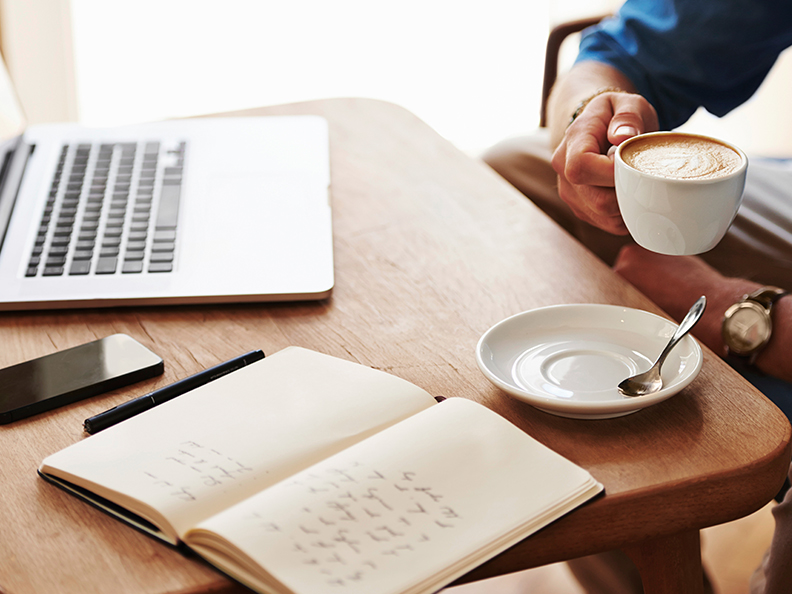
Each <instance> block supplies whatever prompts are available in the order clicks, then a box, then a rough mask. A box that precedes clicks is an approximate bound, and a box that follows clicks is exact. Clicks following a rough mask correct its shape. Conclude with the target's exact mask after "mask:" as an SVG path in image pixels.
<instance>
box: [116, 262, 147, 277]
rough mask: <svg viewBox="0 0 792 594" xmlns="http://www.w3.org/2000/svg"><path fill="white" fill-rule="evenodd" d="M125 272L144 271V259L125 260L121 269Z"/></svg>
mask: <svg viewBox="0 0 792 594" xmlns="http://www.w3.org/2000/svg"><path fill="white" fill-rule="evenodd" d="M121 272H122V273H123V274H135V273H138V272H143V261H142V260H124V266H123V268H122V269H121Z"/></svg>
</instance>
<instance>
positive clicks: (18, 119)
mask: <svg viewBox="0 0 792 594" xmlns="http://www.w3.org/2000/svg"><path fill="white" fill-rule="evenodd" d="M24 128H25V116H24V115H23V113H22V107H21V106H20V104H19V99H18V98H17V94H16V91H15V90H14V85H13V83H12V82H11V77H10V76H9V74H8V69H7V68H6V65H5V62H4V61H3V60H2V59H1V58H0V142H3V141H5V140H8V139H9V138H13V137H15V136H18V135H19V134H22V132H23V130H24Z"/></svg>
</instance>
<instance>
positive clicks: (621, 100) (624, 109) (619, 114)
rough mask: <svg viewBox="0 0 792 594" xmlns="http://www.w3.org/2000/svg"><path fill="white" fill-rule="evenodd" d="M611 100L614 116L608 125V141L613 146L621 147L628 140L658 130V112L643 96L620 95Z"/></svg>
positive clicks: (613, 96)
mask: <svg viewBox="0 0 792 594" xmlns="http://www.w3.org/2000/svg"><path fill="white" fill-rule="evenodd" d="M610 99H611V107H612V110H613V116H612V117H611V120H610V122H609V124H608V140H609V141H610V143H611V144H613V145H619V144H621V143H622V142H624V141H625V140H627V139H628V138H632V137H633V136H636V135H638V134H644V133H645V132H655V131H656V130H657V129H658V127H659V124H658V119H657V112H656V111H655V109H654V107H652V105H651V103H649V102H648V101H647V100H646V99H644V98H643V97H642V96H641V95H636V94H630V93H619V94H615V95H612V96H611V97H610Z"/></svg>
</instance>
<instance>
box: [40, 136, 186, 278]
mask: <svg viewBox="0 0 792 594" xmlns="http://www.w3.org/2000/svg"><path fill="white" fill-rule="evenodd" d="M185 151H186V143H185V142H178V143H175V144H165V143H161V142H141V143H134V142H132V143H102V144H73V145H64V146H63V148H62V150H61V153H60V158H59V160H58V166H57V169H56V171H55V175H54V177H53V180H52V185H51V186H50V190H49V196H48V199H47V202H46V205H45V207H44V212H43V214H42V216H41V221H40V225H39V230H38V235H37V236H36V242H35V245H34V247H33V251H32V253H31V255H30V259H29V261H28V266H27V270H26V272H25V276H28V277H36V276H50V277H51V276H81V275H92V274H97V275H108V274H128V275H132V274H145V273H167V272H171V271H173V265H174V257H175V254H176V237H177V223H178V215H179V200H180V198H181V186H182V178H183V175H182V173H183V170H184V156H185Z"/></svg>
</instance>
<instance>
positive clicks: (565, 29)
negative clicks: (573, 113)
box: [539, 15, 607, 128]
mask: <svg viewBox="0 0 792 594" xmlns="http://www.w3.org/2000/svg"><path fill="white" fill-rule="evenodd" d="M606 16H607V15H601V16H597V17H588V18H585V19H579V20H576V21H568V22H566V23H561V24H560V25H558V26H556V27H554V28H553V30H552V31H550V34H549V35H548V36H547V49H546V50H545V65H544V78H543V80H542V107H541V112H540V114H539V126H541V127H542V128H544V127H545V126H547V98H548V97H549V96H550V89H552V88H553V85H554V84H555V81H556V78H558V58H559V53H560V51H561V44H562V43H563V42H564V40H565V39H566V38H567V37H569V36H570V35H573V34H575V33H578V32H580V31H582V30H583V29H585V28H586V27H590V26H592V25H596V24H597V23H599V22H600V21H601V20H602V19H604V18H605V17H606Z"/></svg>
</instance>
